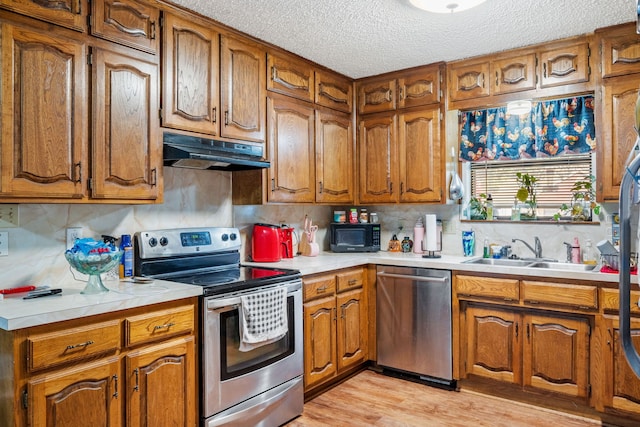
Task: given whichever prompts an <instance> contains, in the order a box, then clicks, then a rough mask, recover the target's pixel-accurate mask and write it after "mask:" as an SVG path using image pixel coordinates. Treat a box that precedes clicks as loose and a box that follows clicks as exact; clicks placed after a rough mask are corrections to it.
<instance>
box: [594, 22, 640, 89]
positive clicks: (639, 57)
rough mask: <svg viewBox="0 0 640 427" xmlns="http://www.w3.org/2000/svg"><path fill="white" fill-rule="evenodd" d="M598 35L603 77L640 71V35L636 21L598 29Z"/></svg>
mask: <svg viewBox="0 0 640 427" xmlns="http://www.w3.org/2000/svg"><path fill="white" fill-rule="evenodd" d="M596 35H597V36H598V39H599V42H600V50H601V52H602V56H601V59H602V77H614V76H622V75H626V74H631V73H638V72H640V35H638V34H637V33H636V25H635V23H633V24H624V25H619V26H616V27H613V28H607V29H605V30H598V31H596Z"/></svg>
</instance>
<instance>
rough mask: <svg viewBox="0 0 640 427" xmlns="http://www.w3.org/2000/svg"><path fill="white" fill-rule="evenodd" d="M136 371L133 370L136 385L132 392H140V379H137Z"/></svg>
mask: <svg viewBox="0 0 640 427" xmlns="http://www.w3.org/2000/svg"><path fill="white" fill-rule="evenodd" d="M138 371H139V369H138V368H136V369H134V370H133V373H134V374H136V385H135V386H134V387H133V391H138V390H140V381H139V380H140V379H139V378H138Z"/></svg>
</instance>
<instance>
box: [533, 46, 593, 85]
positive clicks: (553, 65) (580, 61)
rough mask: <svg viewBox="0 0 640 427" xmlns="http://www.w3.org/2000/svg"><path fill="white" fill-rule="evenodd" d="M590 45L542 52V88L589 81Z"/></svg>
mask: <svg viewBox="0 0 640 427" xmlns="http://www.w3.org/2000/svg"><path fill="white" fill-rule="evenodd" d="M589 54H590V52H589V43H587V42H583V43H574V44H569V45H567V46H565V47H559V48H556V49H550V50H541V51H540V64H541V65H540V74H541V75H540V87H541V88H546V87H552V86H559V85H569V84H575V83H583V82H587V81H589V76H590V74H591V70H590V67H589Z"/></svg>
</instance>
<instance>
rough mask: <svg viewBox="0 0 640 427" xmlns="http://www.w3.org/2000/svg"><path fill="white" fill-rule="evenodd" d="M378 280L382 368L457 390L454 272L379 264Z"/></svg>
mask: <svg viewBox="0 0 640 427" xmlns="http://www.w3.org/2000/svg"><path fill="white" fill-rule="evenodd" d="M377 277H378V280H377V296H376V302H377V308H376V309H377V365H378V369H379V370H382V371H383V372H384V373H388V374H391V375H399V376H405V377H407V379H412V380H419V381H423V382H427V383H431V384H432V385H437V386H440V387H445V388H455V387H456V381H455V380H454V379H453V360H452V355H451V353H452V349H451V272H450V271H448V270H432V269H426V268H413V267H392V266H384V265H381V266H378V268H377Z"/></svg>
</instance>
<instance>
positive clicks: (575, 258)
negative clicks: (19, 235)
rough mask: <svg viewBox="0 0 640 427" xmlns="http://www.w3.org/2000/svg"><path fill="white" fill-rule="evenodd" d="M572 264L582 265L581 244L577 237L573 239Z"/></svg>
mask: <svg viewBox="0 0 640 427" xmlns="http://www.w3.org/2000/svg"><path fill="white" fill-rule="evenodd" d="M571 262H572V263H573V264H580V263H581V262H582V258H581V257H580V242H579V241H578V238H577V237H574V238H573V245H571Z"/></svg>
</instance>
